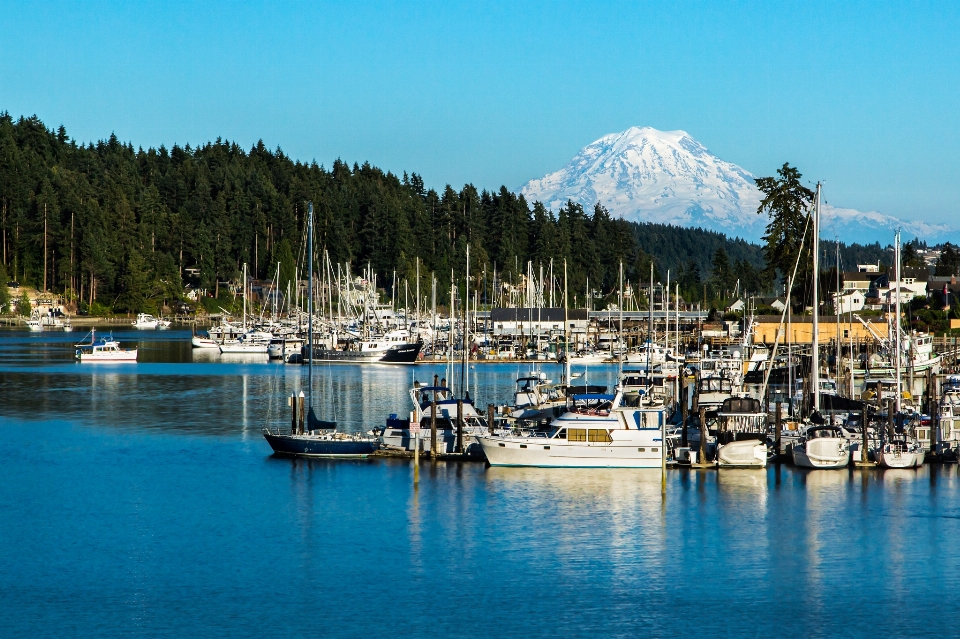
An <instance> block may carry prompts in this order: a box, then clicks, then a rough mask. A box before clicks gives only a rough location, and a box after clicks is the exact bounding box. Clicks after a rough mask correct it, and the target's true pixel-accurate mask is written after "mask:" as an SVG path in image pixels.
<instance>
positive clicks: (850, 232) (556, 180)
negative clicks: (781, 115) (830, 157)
mask: <svg viewBox="0 0 960 639" xmlns="http://www.w3.org/2000/svg"><path fill="white" fill-rule="evenodd" d="M520 192H521V193H523V195H524V196H525V197H526V198H527V200H528V201H531V202H532V201H535V200H539V201H540V202H543V203H544V204H545V205H546V206H547V207H549V208H551V209H553V210H556V209H558V208H559V207H560V206H562V205H563V204H565V203H566V202H567V200H573V201H574V202H578V203H580V204H581V205H583V206H584V208H586V209H588V211H589V209H591V208H592V207H593V205H594V204H596V203H597V202H600V203H601V204H603V205H604V206H605V207H607V209H608V210H609V211H610V212H611V213H612V214H614V215H617V216H620V217H623V218H626V219H628V220H633V221H638V222H662V223H667V224H676V225H679V226H699V227H702V228H707V229H712V230H715V231H720V232H722V233H725V234H727V235H729V236H739V237H742V238H744V239H747V240H751V241H757V240H759V238H760V236H761V235H763V229H764V227H765V226H766V223H767V217H766V216H762V215H758V214H757V207H758V206H759V204H760V200H761V199H762V194H761V193H760V190H759V189H757V187H756V183H755V181H754V176H753V175H752V174H751V173H750V172H749V171H746V170H744V169H743V168H741V167H739V166H737V165H736V164H733V163H731V162H727V161H725V160H721V159H720V158H718V157H717V156H715V155H713V154H712V153H710V151H708V150H707V148H706V147H705V146H703V145H702V144H700V143H699V142H697V141H696V140H695V139H693V138H692V137H690V135H689V134H688V133H686V132H685V131H658V130H657V129H653V128H651V127H632V128H630V129H627V130H626V131H624V132H622V133H611V134H610V135H605V136H603V137H602V138H600V139H599V140H597V141H596V142H593V143H592V144H589V145H587V146H585V147H584V148H583V149H581V150H580V152H579V153H578V154H577V155H576V157H574V158H573V159H572V160H571V161H570V163H569V164H567V165H566V166H565V167H563V168H562V169H560V170H559V171H557V172H555V173H551V174H549V175H546V176H544V177H542V178H540V179H538V180H531V181H529V182H527V183H526V184H524V185H523V186H522V187H521V188H520ZM822 226H823V229H822V234H821V237H825V238H829V237H832V236H833V235H836V236H838V237H839V238H840V239H841V240H842V241H846V242H848V243H849V242H861V243H863V242H872V241H875V240H876V241H880V242H882V243H887V242H890V241H892V238H893V232H894V230H895V229H896V228H902V229H903V231H904V237H907V236H918V237H920V238H923V239H928V240H937V239H939V238H940V237H942V236H944V235H948V234H951V232H952V229H950V228H949V227H946V226H944V225H935V224H927V223H925V222H901V221H900V220H897V219H896V218H893V217H891V216H888V215H884V214H882V213H877V212H876V211H872V212H869V213H861V212H859V211H855V210H853V209H844V208H836V207H832V206H827V205H825V206H824V208H823V216H822Z"/></svg>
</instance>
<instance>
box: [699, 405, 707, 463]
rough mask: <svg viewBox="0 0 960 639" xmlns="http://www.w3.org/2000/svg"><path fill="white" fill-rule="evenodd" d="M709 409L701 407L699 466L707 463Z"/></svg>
mask: <svg viewBox="0 0 960 639" xmlns="http://www.w3.org/2000/svg"><path fill="white" fill-rule="evenodd" d="M707 432H708V431H707V409H706V408H704V407H703V406H701V407H700V457H699V458H698V459H697V463H698V464H706V463H707Z"/></svg>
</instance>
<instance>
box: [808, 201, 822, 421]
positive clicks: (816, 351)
mask: <svg viewBox="0 0 960 639" xmlns="http://www.w3.org/2000/svg"><path fill="white" fill-rule="evenodd" d="M816 198H817V200H816V204H815V209H814V211H813V352H812V353H811V367H810V385H811V386H812V387H813V410H815V411H819V410H820V307H819V304H818V295H817V280H819V279H820V277H819V276H820V259H819V257H820V255H819V254H820V183H819V182H817V195H816Z"/></svg>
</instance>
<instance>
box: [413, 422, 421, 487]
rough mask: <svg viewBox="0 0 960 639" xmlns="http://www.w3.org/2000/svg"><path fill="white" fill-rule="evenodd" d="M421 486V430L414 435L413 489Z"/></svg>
mask: <svg viewBox="0 0 960 639" xmlns="http://www.w3.org/2000/svg"><path fill="white" fill-rule="evenodd" d="M419 485H420V429H419V428H418V429H417V430H416V431H415V432H414V435H413V487H414V488H416V487H417V486H419Z"/></svg>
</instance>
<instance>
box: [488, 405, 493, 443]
mask: <svg viewBox="0 0 960 639" xmlns="http://www.w3.org/2000/svg"><path fill="white" fill-rule="evenodd" d="M493 418H494V406H493V404H487V432H488V433H490V434H491V435H493Z"/></svg>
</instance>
